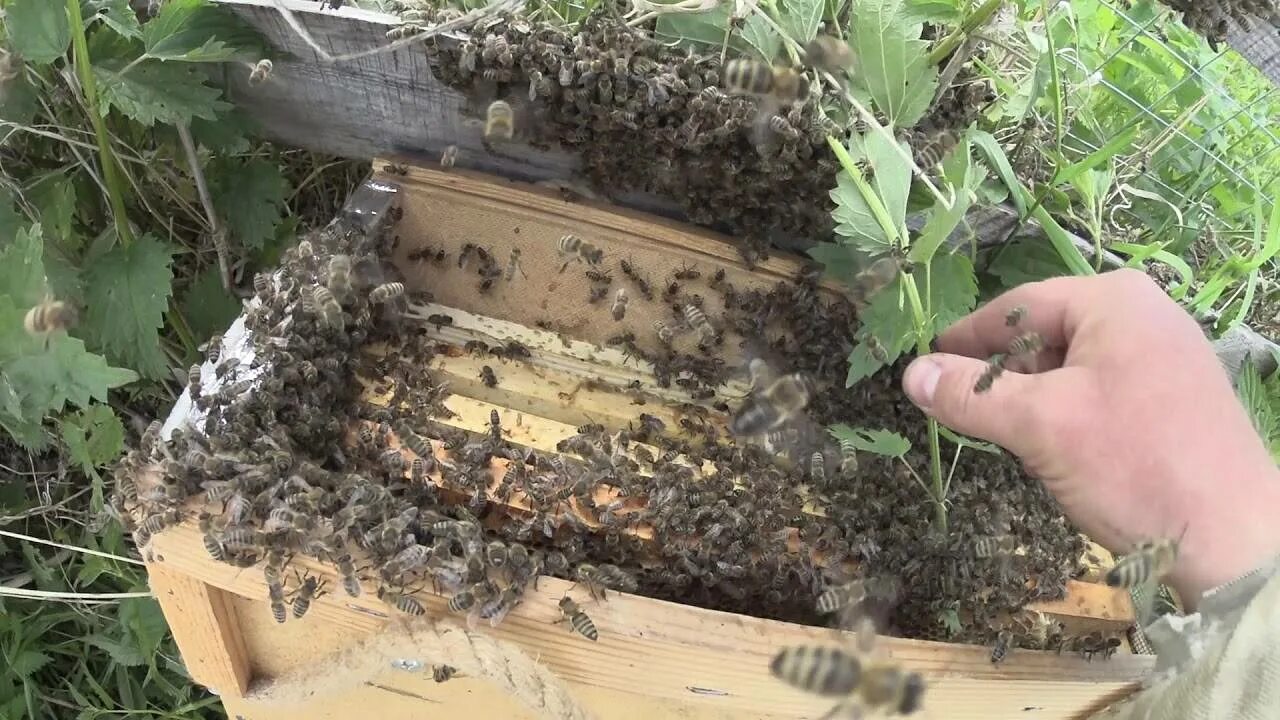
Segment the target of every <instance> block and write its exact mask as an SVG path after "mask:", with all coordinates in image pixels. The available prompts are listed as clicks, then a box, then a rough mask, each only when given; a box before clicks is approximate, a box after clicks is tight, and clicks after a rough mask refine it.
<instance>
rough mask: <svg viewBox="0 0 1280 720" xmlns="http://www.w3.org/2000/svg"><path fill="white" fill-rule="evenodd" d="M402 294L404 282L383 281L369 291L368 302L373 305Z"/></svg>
mask: <svg viewBox="0 0 1280 720" xmlns="http://www.w3.org/2000/svg"><path fill="white" fill-rule="evenodd" d="M402 295H404V283H398V282H389V283H383V284H381V285H379V286H378V287H376V288H374V289H373V290H372V291H370V292H369V302H371V303H373V304H374V305H381V304H382V303H385V302H389V301H391V300H395V299H396V298H398V297H401V296H402Z"/></svg>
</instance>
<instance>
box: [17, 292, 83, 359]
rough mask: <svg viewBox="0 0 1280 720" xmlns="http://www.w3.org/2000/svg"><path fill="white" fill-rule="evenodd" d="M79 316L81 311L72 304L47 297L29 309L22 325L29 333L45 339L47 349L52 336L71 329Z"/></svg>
mask: <svg viewBox="0 0 1280 720" xmlns="http://www.w3.org/2000/svg"><path fill="white" fill-rule="evenodd" d="M78 317H79V313H77V312H76V309H75V308H74V307H72V306H71V305H70V304H68V303H65V302H62V301H61V300H54V299H53V298H51V297H47V298H45V300H44V302H42V303H40V304H39V305H36V306H35V307H33V308H31V309H30V310H28V311H27V314H26V317H24V318H23V319H22V327H23V328H24V329H25V330H26V331H27V334H28V335H30V336H32V337H37V338H40V339H41V340H43V341H44V347H45V349H46V350H47V349H48V348H49V338H50V336H51V335H53V333H55V332H65V331H67V330H69V329H71V328H72V327H73V326H74V325H75V324H76V321H77V318H78Z"/></svg>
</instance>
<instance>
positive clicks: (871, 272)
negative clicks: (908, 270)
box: [849, 255, 902, 309]
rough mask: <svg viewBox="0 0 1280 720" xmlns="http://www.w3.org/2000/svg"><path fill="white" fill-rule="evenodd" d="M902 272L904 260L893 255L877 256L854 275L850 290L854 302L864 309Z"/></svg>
mask: <svg viewBox="0 0 1280 720" xmlns="http://www.w3.org/2000/svg"><path fill="white" fill-rule="evenodd" d="M901 273H902V262H901V261H900V260H899V259H898V258H896V257H894V256H892V255H887V256H885V257H881V258H877V259H876V260H875V261H873V262H872V263H871V264H870V265H868V266H867V267H866V268H865V269H864V270H862V271H860V272H859V273H858V274H856V275H854V277H853V281H852V282H851V283H850V284H849V292H850V295H851V296H852V298H851V299H852V300H853V304H854V305H855V306H857V307H858V308H859V309H863V308H865V307H866V306H867V304H868V303H870V302H871V298H872V297H873V296H874V295H875V294H876V293H878V292H880V291H881V290H883V289H884V288H886V287H888V286H889V285H891V284H893V281H894V280H897V279H898V275H899V274H901Z"/></svg>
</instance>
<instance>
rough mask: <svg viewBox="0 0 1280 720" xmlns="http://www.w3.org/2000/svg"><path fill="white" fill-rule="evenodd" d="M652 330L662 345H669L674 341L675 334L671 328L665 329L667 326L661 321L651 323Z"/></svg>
mask: <svg viewBox="0 0 1280 720" xmlns="http://www.w3.org/2000/svg"><path fill="white" fill-rule="evenodd" d="M653 330H654V332H656V333H657V334H658V342H661V343H662V344H663V345H670V344H671V341H672V340H674V339H675V335H676V334H675V332H673V331H672V330H671V328H669V327H667V324H666V323H664V322H662V321H661V320H654V321H653Z"/></svg>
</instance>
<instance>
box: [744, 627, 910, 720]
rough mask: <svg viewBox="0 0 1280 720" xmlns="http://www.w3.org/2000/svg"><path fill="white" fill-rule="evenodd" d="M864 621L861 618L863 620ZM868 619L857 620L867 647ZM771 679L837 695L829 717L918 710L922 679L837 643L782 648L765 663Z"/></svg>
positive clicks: (870, 634) (869, 636)
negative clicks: (860, 621)
mask: <svg viewBox="0 0 1280 720" xmlns="http://www.w3.org/2000/svg"><path fill="white" fill-rule="evenodd" d="M864 620H865V618H864ZM874 635H875V633H874V627H873V626H872V625H871V624H870V622H869V621H868V622H865V623H862V624H860V626H859V630H858V641H859V644H860V645H862V644H864V643H865V645H864V647H865V648H867V649H869V647H870V643H871V642H873V641H874ZM769 670H770V672H772V673H773V675H774V677H776V678H778V679H780V680H782V681H783V682H786V683H787V684H789V685H791V686H793V687H796V688H799V689H801V690H806V691H808V692H811V693H814V694H817V695H824V696H831V697H838V696H846V697H844V699H842V700H840V701H839V702H838V703H837V704H836V706H835V707H834V708H832V710H831V712H829V713H827V717H837V716H843V717H865V716H866V715H867V713H866V711H870V712H871V713H878V714H884V715H891V714H897V715H910V714H912V713H914V712H915V711H916V710H919V709H920V705H921V700H922V699H923V697H924V691H925V683H924V678H923V677H922V676H921V675H920V674H919V673H917V672H913V671H910V670H905V669H903V668H901V667H899V666H898V665H895V664H893V663H891V662H888V661H884V660H879V659H875V658H871V657H864V656H862V655H860V654H857V653H854V652H850V651H848V650H845V649H842V648H836V647H824V646H821V645H794V646H792V647H788V648H783V649H782V650H781V651H779V652H778V654H777V655H775V656H774V657H773V660H772V661H771V662H770V663H769Z"/></svg>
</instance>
